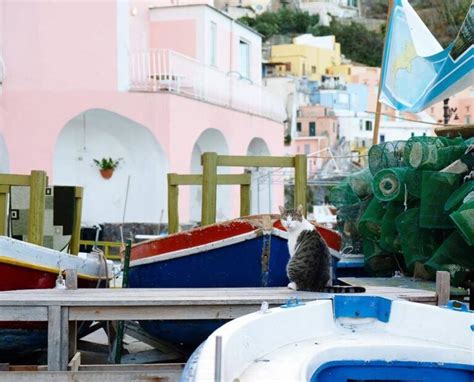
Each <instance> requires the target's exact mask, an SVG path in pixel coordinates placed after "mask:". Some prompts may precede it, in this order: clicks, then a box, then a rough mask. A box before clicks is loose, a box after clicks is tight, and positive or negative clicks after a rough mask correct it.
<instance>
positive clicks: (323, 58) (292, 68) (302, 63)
mask: <svg viewBox="0 0 474 382" xmlns="http://www.w3.org/2000/svg"><path fill="white" fill-rule="evenodd" d="M270 63H273V64H275V65H276V66H277V73H278V75H281V76H286V75H292V76H295V77H307V78H308V79H309V80H312V81H319V80H320V79H321V76H323V75H325V74H326V73H327V70H328V69H329V68H330V67H332V66H334V65H340V63H341V47H340V44H339V43H337V42H336V38H335V37H334V36H323V37H314V36H312V35H309V34H306V35H301V36H298V37H296V38H294V39H293V44H282V45H273V46H272V49H271V57H270Z"/></svg>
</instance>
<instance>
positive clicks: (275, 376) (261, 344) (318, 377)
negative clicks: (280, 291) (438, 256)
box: [182, 295, 474, 382]
mask: <svg viewBox="0 0 474 382" xmlns="http://www.w3.org/2000/svg"><path fill="white" fill-rule="evenodd" d="M182 381H216V382H217V381H219V382H247V381H252V382H255V381H262V382H263V381H272V382H274V381H286V382H290V381H311V382H329V381H330V382H362V381H370V382H372V381H374V382H375V381H397V382H428V381H430V382H472V381H474V313H473V312H471V311H468V309H467V306H466V305H460V306H459V307H456V306H455V305H454V304H450V305H448V307H445V308H441V307H436V306H429V305H423V304H418V303H412V302H408V301H392V300H389V299H385V298H381V297H372V296H345V295H343V296H340V295H337V296H335V297H334V299H328V300H318V301H314V302H310V303H307V304H301V303H299V302H298V301H296V302H291V301H290V302H289V303H288V304H286V306H282V307H280V308H274V309H270V310H266V309H265V308H264V307H262V311H260V312H256V313H252V314H249V315H247V316H243V317H240V318H238V319H236V320H234V321H231V322H229V323H228V324H226V325H224V326H222V327H221V328H219V329H218V330H217V331H215V332H214V333H213V334H212V335H211V336H210V337H209V338H208V339H207V340H206V341H205V342H204V343H203V344H202V345H201V347H200V348H198V349H197V350H196V351H195V353H194V354H193V356H192V357H191V358H190V360H189V361H188V363H187V365H186V368H185V370H184V373H183V376H182Z"/></svg>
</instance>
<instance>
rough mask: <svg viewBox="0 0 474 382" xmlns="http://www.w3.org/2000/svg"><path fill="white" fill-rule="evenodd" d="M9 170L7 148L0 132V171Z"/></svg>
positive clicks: (5, 171)
mask: <svg viewBox="0 0 474 382" xmlns="http://www.w3.org/2000/svg"><path fill="white" fill-rule="evenodd" d="M9 171H10V163H9V160H8V149H7V144H6V143H5V140H4V139H3V136H2V135H1V134H0V173H2V172H3V173H7V172H9Z"/></svg>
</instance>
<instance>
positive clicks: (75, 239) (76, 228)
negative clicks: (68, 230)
mask: <svg viewBox="0 0 474 382" xmlns="http://www.w3.org/2000/svg"><path fill="white" fill-rule="evenodd" d="M83 196H84V189H83V188H82V187H75V191H74V220H73V223H72V235H71V243H70V245H69V253H72V254H73V255H77V254H78V253H79V247H80V241H81V220H82V200H83Z"/></svg>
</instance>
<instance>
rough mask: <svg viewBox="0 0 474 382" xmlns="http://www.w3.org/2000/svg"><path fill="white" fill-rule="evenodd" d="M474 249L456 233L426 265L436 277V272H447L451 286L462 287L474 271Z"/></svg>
mask: <svg viewBox="0 0 474 382" xmlns="http://www.w3.org/2000/svg"><path fill="white" fill-rule="evenodd" d="M473 254H474V247H471V246H469V245H468V244H467V243H466V242H465V241H464V239H463V238H462V237H461V235H460V233H459V232H457V231H454V232H453V233H451V235H449V236H448V238H447V239H446V240H445V241H444V242H443V244H441V246H440V247H439V248H438V249H437V250H436V251H435V252H434V254H433V256H432V257H431V258H430V259H429V260H428V261H427V262H426V263H425V268H426V269H427V270H428V271H430V272H431V273H432V275H433V277H434V275H435V274H436V271H447V272H449V273H450V275H451V285H454V286H460V285H462V283H463V282H464V279H465V277H466V275H467V273H468V272H469V271H471V270H472V269H474V255H473Z"/></svg>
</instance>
